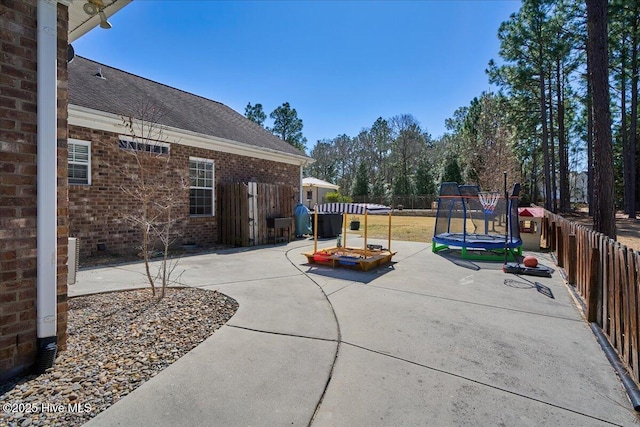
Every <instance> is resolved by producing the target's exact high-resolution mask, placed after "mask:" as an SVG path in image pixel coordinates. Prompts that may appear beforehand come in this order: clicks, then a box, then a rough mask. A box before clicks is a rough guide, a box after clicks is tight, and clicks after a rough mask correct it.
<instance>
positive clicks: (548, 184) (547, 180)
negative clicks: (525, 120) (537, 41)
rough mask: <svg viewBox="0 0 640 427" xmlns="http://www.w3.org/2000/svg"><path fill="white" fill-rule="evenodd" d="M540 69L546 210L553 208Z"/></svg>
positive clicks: (545, 110) (541, 69) (544, 88)
mask: <svg viewBox="0 0 640 427" xmlns="http://www.w3.org/2000/svg"><path fill="white" fill-rule="evenodd" d="M540 61H542V48H540ZM539 70H540V122H541V123H542V158H543V168H544V207H545V209H547V210H548V211H551V210H553V207H552V203H551V201H552V198H553V194H551V167H550V160H549V131H548V128H547V125H548V123H547V100H546V97H545V92H546V87H545V80H544V69H543V67H542V66H540V68H539Z"/></svg>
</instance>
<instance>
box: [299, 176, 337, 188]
mask: <svg viewBox="0 0 640 427" xmlns="http://www.w3.org/2000/svg"><path fill="white" fill-rule="evenodd" d="M302 186H303V187H320V188H331V189H333V190H337V189H338V188H340V186H339V185H335V184H332V183H330V182H327V181H323V180H321V179H319V178H313V177H307V178H302Z"/></svg>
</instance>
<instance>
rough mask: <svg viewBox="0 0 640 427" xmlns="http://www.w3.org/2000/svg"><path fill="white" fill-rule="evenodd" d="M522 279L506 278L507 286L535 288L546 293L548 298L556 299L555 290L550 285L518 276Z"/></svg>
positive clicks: (543, 293)
mask: <svg viewBox="0 0 640 427" xmlns="http://www.w3.org/2000/svg"><path fill="white" fill-rule="evenodd" d="M518 278H519V279H520V280H516V279H504V284H505V286H509V287H510V288H515V289H534V288H535V290H536V291H538V292H539V293H541V294H542V295H544V296H545V297H547V298H551V299H555V296H554V295H553V291H552V290H551V288H549V287H548V286H545V285H543V284H542V283H540V282H532V281H530V280H527V279H525V278H523V277H520V276H518Z"/></svg>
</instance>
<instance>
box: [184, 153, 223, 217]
mask: <svg viewBox="0 0 640 427" xmlns="http://www.w3.org/2000/svg"><path fill="white" fill-rule="evenodd" d="M191 162H202V163H208V164H211V187H199V186H193V185H191ZM187 169H188V170H189V217H191V218H210V217H215V216H216V198H215V196H216V194H215V188H216V164H215V161H214V160H213V159H205V158H202V157H192V156H189V165H188V168H187ZM191 190H211V214H192V213H191Z"/></svg>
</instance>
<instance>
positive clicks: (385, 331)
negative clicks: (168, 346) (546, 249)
mask: <svg viewBox="0 0 640 427" xmlns="http://www.w3.org/2000/svg"><path fill="white" fill-rule="evenodd" d="M372 243H375V242H372ZM381 243H382V242H381ZM383 243H385V244H386V242H383ZM312 244H313V242H311V241H308V240H304V241H296V242H292V243H290V244H288V245H286V246H285V245H280V246H270V247H260V248H257V249H251V250H246V249H235V250H228V251H221V252H217V253H214V254H208V255H199V256H194V257H189V258H183V259H182V260H181V261H180V267H179V269H181V270H184V273H183V275H182V277H181V281H182V282H183V283H185V284H188V285H190V286H197V287H201V288H205V289H216V290H219V291H220V292H223V293H225V294H227V295H229V296H231V297H233V298H235V299H236V300H237V301H238V302H239V304H240V308H239V310H238V312H237V313H236V314H235V316H234V317H233V318H232V319H231V320H230V321H229V322H228V323H227V324H226V325H225V326H223V327H222V328H221V329H220V330H218V331H217V332H215V333H214V334H213V335H212V336H211V337H210V338H208V339H207V340H206V341H204V342H203V343H202V344H200V345H199V346H198V347H196V348H195V349H193V350H192V351H191V352H189V353H188V354H186V355H185V356H184V357H182V358H180V359H179V360H178V361H177V362H175V363H174V364H172V365H171V366H169V367H168V368H167V369H165V370H164V371H162V372H161V373H160V374H158V375H157V376H156V377H154V378H152V379H151V380H149V381H147V382H146V383H145V384H143V385H142V386H141V387H139V388H138V389H136V390H135V391H134V392H132V393H131V394H130V395H128V396H126V397H125V398H123V399H122V400H120V401H119V402H117V403H116V404H115V405H113V406H112V407H110V408H109V409H108V410H106V411H104V412H103V413H101V414H99V415H98V416H97V417H96V418H94V419H93V420H92V421H91V422H89V423H88V424H87V425H89V426H115V425H120V426H149V425H154V426H196V425H201V426H205V425H206V426H285V425H287V426H291V425H294V426H305V425H313V426H399V425H419V426H431V425H433V426H449V425H455V426H463V425H473V426H477V425H506V426H528V425H530V426H540V425H549V426H602V425H634V424H635V423H636V422H637V421H636V418H635V415H634V414H635V413H634V411H633V409H632V407H631V405H630V404H629V402H628V400H627V397H626V394H625V393H624V389H623V387H622V385H621V383H620V381H619V380H618V378H617V376H616V374H615V372H614V371H613V369H612V368H611V366H610V365H609V363H608V362H607V359H606V357H605V355H604V353H603V352H602V350H601V349H600V346H599V345H598V343H597V342H596V340H595V338H594V337H593V334H592V333H591V330H590V328H589V327H588V325H587V323H586V322H585V321H583V319H582V318H581V316H580V314H579V312H578V310H577V309H576V307H575V304H574V301H573V300H572V297H571V296H570V294H569V292H568V290H567V289H566V286H565V285H564V283H563V282H562V279H561V277H560V274H559V273H557V272H556V273H555V274H554V277H553V278H552V279H546V278H534V277H525V276H521V277H520V276H514V275H506V274H504V273H502V271H501V270H500V268H501V265H499V264H496V263H484V262H468V261H462V260H459V259H457V258H455V257H452V256H447V255H446V254H445V255H444V256H443V255H437V254H433V253H431V248H430V245H427V244H424V243H423V244H420V243H409V242H392V244H393V248H392V249H393V250H397V251H398V254H397V255H396V257H394V261H395V262H394V263H393V264H392V265H391V266H387V267H383V268H380V269H374V270H372V271H369V272H364V273H363V272H356V271H351V270H345V269H339V268H337V269H335V270H334V269H331V268H329V267H317V266H311V265H307V264H306V258H305V257H304V256H302V255H301V253H302V252H303V251H305V250H308V249H309V247H310V246H311V245H312ZM349 244H350V245H354V246H357V245H358V241H357V240H356V239H354V238H351V237H350V240H349ZM329 245H330V243H326V244H320V247H322V246H329ZM539 259H540V260H541V261H542V262H543V263H544V264H546V265H549V266H552V263H551V261H550V260H549V259H548V258H546V256H545V255H539ZM142 271H143V269H142V265H140V264H130V265H124V266H118V267H109V268H100V269H92V270H85V271H81V272H79V274H78V283H77V284H75V285H72V286H70V287H69V295H70V296H75V295H81V294H85V293H93V292H96V291H105V290H114V289H130V288H134V287H140V286H144V277H143V276H142Z"/></svg>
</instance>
